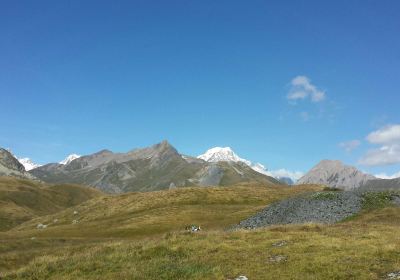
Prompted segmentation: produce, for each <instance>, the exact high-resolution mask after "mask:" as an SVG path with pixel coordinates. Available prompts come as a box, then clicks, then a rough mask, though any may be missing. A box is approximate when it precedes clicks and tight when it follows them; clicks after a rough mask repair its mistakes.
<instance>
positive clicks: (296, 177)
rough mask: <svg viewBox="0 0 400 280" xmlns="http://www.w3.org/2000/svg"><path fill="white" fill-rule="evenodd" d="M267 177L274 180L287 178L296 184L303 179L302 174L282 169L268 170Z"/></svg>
mask: <svg viewBox="0 0 400 280" xmlns="http://www.w3.org/2000/svg"><path fill="white" fill-rule="evenodd" d="M267 175H269V176H271V177H274V178H281V177H289V178H290V179H292V180H293V182H296V181H297V180H299V179H300V178H301V177H303V175H304V173H303V172H300V171H290V170H286V169H284V168H282V169H278V170H268V171H267Z"/></svg>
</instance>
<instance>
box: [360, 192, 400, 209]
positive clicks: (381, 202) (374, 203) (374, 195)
mask: <svg viewBox="0 0 400 280" xmlns="http://www.w3.org/2000/svg"><path fill="white" fill-rule="evenodd" d="M394 196H399V192H395V191H383V192H366V193H364V194H363V201H362V207H363V209H366V210H373V209H379V208H384V207H387V206H389V205H391V204H392V200H393V197H394Z"/></svg>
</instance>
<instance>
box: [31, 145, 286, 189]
mask: <svg viewBox="0 0 400 280" xmlns="http://www.w3.org/2000/svg"><path fill="white" fill-rule="evenodd" d="M30 172H31V173H32V174H33V175H34V176H36V177H38V178H40V179H41V180H43V181H45V182H49V183H76V184H83V185H89V186H93V187H96V188H98V189H101V190H103V191H106V192H110V193H121V192H129V191H153V190H161V189H168V188H175V187H185V186H194V185H200V186H211V185H215V186H218V185H219V186H223V185H232V184H236V183H241V182H260V183H273V184H279V182H278V181H277V180H275V179H274V178H272V177H269V176H266V175H263V174H260V173H258V172H255V171H254V170H253V169H251V168H250V167H248V166H247V165H246V164H244V163H242V162H206V161H204V160H202V159H198V158H193V157H190V156H184V155H181V154H179V153H178V151H177V150H176V149H175V148H174V147H173V146H171V145H170V144H169V143H168V142H167V141H163V142H161V143H159V144H156V145H154V146H151V147H148V148H143V149H135V150H132V151H130V152H127V153H113V152H111V151H108V150H102V151H100V152H97V153H95V154H92V155H87V156H82V157H80V158H77V159H74V160H73V161H71V162H69V163H67V164H65V165H64V164H59V163H50V164H47V165H44V166H41V167H39V168H35V169H33V170H31V171H30Z"/></svg>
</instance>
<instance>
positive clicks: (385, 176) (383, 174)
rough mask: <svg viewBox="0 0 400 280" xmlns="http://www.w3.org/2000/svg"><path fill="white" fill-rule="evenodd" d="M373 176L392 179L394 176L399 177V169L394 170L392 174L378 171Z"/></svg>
mask: <svg viewBox="0 0 400 280" xmlns="http://www.w3.org/2000/svg"><path fill="white" fill-rule="evenodd" d="M374 176H375V177H377V178H380V179H394V178H399V177H400V171H399V172H396V173H394V174H392V175H387V174H386V173H379V174H375V175H374Z"/></svg>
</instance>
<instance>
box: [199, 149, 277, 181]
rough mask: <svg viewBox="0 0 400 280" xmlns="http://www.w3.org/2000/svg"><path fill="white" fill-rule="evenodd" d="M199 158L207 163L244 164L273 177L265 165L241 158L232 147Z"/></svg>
mask: <svg viewBox="0 0 400 280" xmlns="http://www.w3.org/2000/svg"><path fill="white" fill-rule="evenodd" d="M197 158H199V159H202V160H205V161H207V162H223V161H226V162H242V163H244V164H246V165H247V166H249V167H251V169H253V170H255V171H257V172H259V173H261V174H264V175H268V176H271V175H270V173H269V172H268V171H267V169H266V168H265V166H264V165H262V164H261V163H252V162H251V161H250V160H247V159H243V158H241V157H239V156H238V155H237V154H236V153H235V152H234V151H233V150H232V149H231V148H230V147H223V148H222V147H214V148H211V149H209V150H207V151H206V152H205V153H204V154H202V155H199V156H198V157H197ZM271 177H272V176H271Z"/></svg>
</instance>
